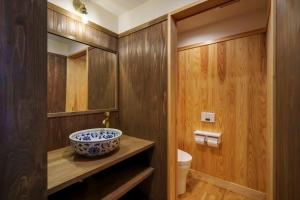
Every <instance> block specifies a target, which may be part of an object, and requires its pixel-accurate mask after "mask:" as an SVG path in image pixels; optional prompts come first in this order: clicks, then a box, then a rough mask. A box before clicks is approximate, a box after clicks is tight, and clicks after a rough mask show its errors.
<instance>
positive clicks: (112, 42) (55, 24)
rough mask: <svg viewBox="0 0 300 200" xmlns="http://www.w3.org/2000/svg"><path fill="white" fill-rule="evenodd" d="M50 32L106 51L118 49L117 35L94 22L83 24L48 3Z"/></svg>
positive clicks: (79, 19) (78, 19)
mask: <svg viewBox="0 0 300 200" xmlns="http://www.w3.org/2000/svg"><path fill="white" fill-rule="evenodd" d="M48 31H49V32H51V33H53V34H56V35H61V36H64V37H68V38H71V39H73V40H77V41H80V42H83V43H87V44H89V45H91V46H96V47H99V48H103V49H106V50H110V51H114V52H115V51H117V49H118V35H117V34H116V33H113V32H111V31H109V30H107V29H105V28H103V27H101V26H99V25H96V24H94V23H92V22H89V23H87V24H83V23H82V22H81V18H80V17H78V16H76V15H74V14H72V13H70V12H68V11H67V10H65V9H63V8H61V7H58V6H56V5H54V4H52V3H48Z"/></svg>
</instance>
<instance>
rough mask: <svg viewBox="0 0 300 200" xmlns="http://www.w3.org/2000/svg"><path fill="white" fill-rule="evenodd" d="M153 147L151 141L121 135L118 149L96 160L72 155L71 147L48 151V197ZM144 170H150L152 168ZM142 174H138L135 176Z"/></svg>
mask: <svg viewBox="0 0 300 200" xmlns="http://www.w3.org/2000/svg"><path fill="white" fill-rule="evenodd" d="M153 145H154V142H152V141H149V140H143V139H139V138H135V137H130V136H127V135H123V136H122V137H121V142H120V147H119V148H118V149H117V150H116V151H114V152H112V153H110V154H107V155H105V156H102V157H98V158H86V157H83V156H79V155H77V154H75V153H74V151H73V149H72V148H71V147H65V148H61V149H57V150H54V151H50V152H48V187H47V192H48V195H50V194H53V193H55V192H57V191H59V190H62V189H64V188H66V187H68V186H70V185H72V184H74V183H76V182H80V181H82V180H83V179H85V178H87V177H90V176H92V175H94V174H97V173H99V172H101V171H102V170H105V169H107V168H109V167H111V166H113V165H115V164H117V163H119V162H121V161H124V160H125V159H127V158H130V157H132V156H134V155H136V154H138V153H140V152H143V151H145V150H147V149H149V148H150V147H152V146H153ZM144 169H145V170H147V169H148V170H150V169H152V168H144ZM152 170H153V169H152ZM152 170H151V171H152ZM141 173H142V172H141ZM145 173H146V172H145ZM151 173H152V172H151ZM142 174H143V173H142ZM142 174H139V173H138V174H137V175H142ZM146 174H147V173H146ZM133 177H135V176H133ZM129 178H130V177H129Z"/></svg>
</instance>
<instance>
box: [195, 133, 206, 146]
mask: <svg viewBox="0 0 300 200" xmlns="http://www.w3.org/2000/svg"><path fill="white" fill-rule="evenodd" d="M195 141H196V143H197V144H201V145H204V144H205V137H204V136H199V135H196V136H195Z"/></svg>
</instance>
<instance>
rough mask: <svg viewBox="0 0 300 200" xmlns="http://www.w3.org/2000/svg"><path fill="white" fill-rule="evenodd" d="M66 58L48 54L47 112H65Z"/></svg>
mask: <svg viewBox="0 0 300 200" xmlns="http://www.w3.org/2000/svg"><path fill="white" fill-rule="evenodd" d="M66 79H67V57H66V56H62V55H58V54H54V53H48V80H47V85H48V90H47V91H48V112H49V113H56V112H65V110H66V84H67V80H66Z"/></svg>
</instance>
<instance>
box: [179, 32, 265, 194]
mask: <svg viewBox="0 0 300 200" xmlns="http://www.w3.org/2000/svg"><path fill="white" fill-rule="evenodd" d="M265 57H266V56H265V35H264V34H259V35H254V36H249V37H245V38H240V39H234V40H230V41H226V42H221V43H216V44H211V45H206V46H202V47H198V48H194V49H190V50H184V51H180V52H179V89H178V104H177V105H178V116H177V117H178V118H177V131H178V142H179V148H181V149H183V150H185V151H187V152H189V153H191V154H192V156H193V161H192V168H193V169H195V170H199V171H202V172H204V173H207V174H210V175H212V176H216V177H219V178H222V179H225V180H228V181H231V182H234V183H237V184H240V185H244V186H246V187H249V188H252V189H255V190H259V191H263V192H265V191H266V156H267V154H266V149H267V147H266V145H267V142H266V140H267V138H266V134H267V133H266V127H267V122H266V120H267V116H266V115H267V114H266V113H267V102H266V101H267V86H266V77H267V71H266V63H265V59H266V58H265ZM201 112H214V113H216V123H213V124H211V123H204V122H201V121H200V115H201ZM196 129H200V130H207V131H215V132H222V134H223V135H222V145H221V147H220V148H219V149H214V148H210V147H207V146H201V145H197V144H196V143H195V142H194V136H193V131H194V130H196Z"/></svg>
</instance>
